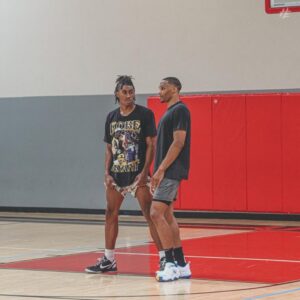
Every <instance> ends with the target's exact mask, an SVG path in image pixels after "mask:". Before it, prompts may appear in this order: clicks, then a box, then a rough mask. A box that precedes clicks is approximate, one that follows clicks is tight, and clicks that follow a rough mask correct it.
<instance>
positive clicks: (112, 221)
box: [105, 188, 124, 249]
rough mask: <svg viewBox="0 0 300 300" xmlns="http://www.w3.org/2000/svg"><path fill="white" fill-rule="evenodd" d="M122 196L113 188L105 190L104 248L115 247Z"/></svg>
mask: <svg viewBox="0 0 300 300" xmlns="http://www.w3.org/2000/svg"><path fill="white" fill-rule="evenodd" d="M123 199H124V197H123V196H122V195H121V194H120V193H119V192H117V191H116V190H115V189H114V188H107V190H106V201H107V207H106V213H105V248H106V249H115V245H116V240H117V236H118V231H119V210H120V206H121V204H122V202H123Z"/></svg>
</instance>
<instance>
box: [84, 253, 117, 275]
mask: <svg viewBox="0 0 300 300" xmlns="http://www.w3.org/2000/svg"><path fill="white" fill-rule="evenodd" d="M116 271H117V262H116V260H115V259H114V260H113V261H110V260H108V259H107V258H106V256H105V255H104V256H103V257H102V258H101V260H98V261H97V263H96V264H95V265H94V266H90V267H87V268H86V269H85V272H87V273H104V272H116Z"/></svg>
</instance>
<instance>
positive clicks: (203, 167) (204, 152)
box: [181, 96, 213, 210]
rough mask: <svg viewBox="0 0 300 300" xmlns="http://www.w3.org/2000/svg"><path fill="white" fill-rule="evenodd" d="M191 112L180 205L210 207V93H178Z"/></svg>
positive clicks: (197, 207)
mask: <svg viewBox="0 0 300 300" xmlns="http://www.w3.org/2000/svg"><path fill="white" fill-rule="evenodd" d="M181 99H182V101H183V102H184V103H185V104H186V105H187V106H188V108H189V109H190V112H191V130H192V138H191V166H190V174H189V180H188V181H186V180H184V181H182V183H181V199H184V205H182V204H183V202H181V208H182V209H189V210H193V209H199V210H201V209H202V210H210V209H212V207H213V205H212V144H211V143H212V139H211V131H212V128H211V127H212V126H211V121H212V119H211V113H212V111H211V96H189V97H182V98H181Z"/></svg>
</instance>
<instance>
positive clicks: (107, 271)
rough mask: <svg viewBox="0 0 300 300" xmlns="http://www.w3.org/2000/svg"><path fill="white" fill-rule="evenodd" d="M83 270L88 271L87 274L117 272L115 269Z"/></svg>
mask: <svg viewBox="0 0 300 300" xmlns="http://www.w3.org/2000/svg"><path fill="white" fill-rule="evenodd" d="M84 271H85V272H86V273H89V274H101V273H117V272H118V270H117V269H112V270H103V271H91V270H89V269H85V270H84Z"/></svg>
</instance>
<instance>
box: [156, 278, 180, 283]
mask: <svg viewBox="0 0 300 300" xmlns="http://www.w3.org/2000/svg"><path fill="white" fill-rule="evenodd" d="M155 279H156V280H157V281H158V282H170V281H175V280H178V279H179V278H178V277H175V278H173V279H168V280H164V279H163V278H162V277H155Z"/></svg>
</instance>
